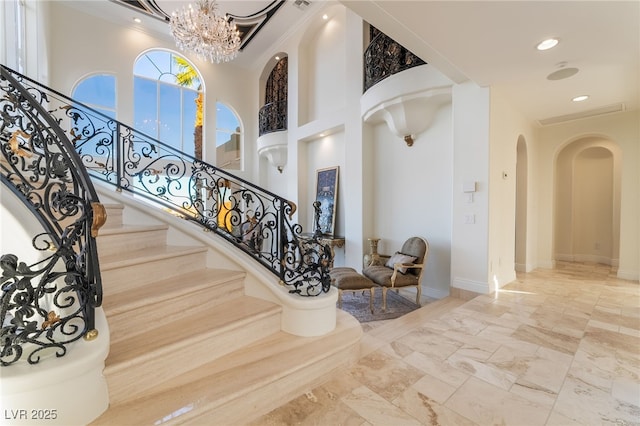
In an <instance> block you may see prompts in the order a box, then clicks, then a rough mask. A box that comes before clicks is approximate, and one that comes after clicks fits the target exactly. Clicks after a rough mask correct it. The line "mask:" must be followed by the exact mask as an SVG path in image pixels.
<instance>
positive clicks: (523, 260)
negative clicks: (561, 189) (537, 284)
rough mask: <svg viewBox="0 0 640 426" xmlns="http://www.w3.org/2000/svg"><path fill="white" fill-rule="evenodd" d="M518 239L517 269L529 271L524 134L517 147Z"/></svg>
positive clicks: (526, 168) (516, 252)
mask: <svg viewBox="0 0 640 426" xmlns="http://www.w3.org/2000/svg"><path fill="white" fill-rule="evenodd" d="M516 151H517V153H516V232H515V235H516V241H515V259H514V264H515V270H516V271H517V272H526V271H527V269H528V268H527V177H528V165H527V160H528V156H527V143H526V141H525V139H524V137H523V136H520V137H518V144H517V147H516Z"/></svg>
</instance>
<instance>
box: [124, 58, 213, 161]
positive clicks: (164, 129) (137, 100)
mask: <svg viewBox="0 0 640 426" xmlns="http://www.w3.org/2000/svg"><path fill="white" fill-rule="evenodd" d="M133 74H134V77H133V91H134V93H133V99H134V102H133V109H134V111H133V121H134V127H135V128H136V129H137V130H139V131H141V132H143V133H146V134H147V135H149V136H152V137H154V138H156V139H158V140H159V141H161V142H164V143H166V144H168V145H170V146H172V147H174V148H176V149H178V150H180V151H182V152H185V153H187V154H189V155H193V156H194V157H196V158H202V105H203V102H202V85H201V77H200V73H199V72H198V71H197V70H196V69H195V68H194V67H193V65H191V64H190V63H189V62H188V61H187V60H186V59H184V58H183V57H181V56H178V55H176V54H174V53H172V52H168V51H165V50H153V51H149V52H147V53H145V54H144V55H142V56H140V57H139V58H138V59H137V60H136V63H135V66H134V69H133Z"/></svg>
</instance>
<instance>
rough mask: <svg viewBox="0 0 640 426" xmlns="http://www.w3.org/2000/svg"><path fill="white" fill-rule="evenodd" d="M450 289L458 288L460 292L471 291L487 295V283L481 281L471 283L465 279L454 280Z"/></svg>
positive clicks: (471, 281) (488, 291)
mask: <svg viewBox="0 0 640 426" xmlns="http://www.w3.org/2000/svg"><path fill="white" fill-rule="evenodd" d="M451 286H452V287H455V288H459V289H461V290H467V291H472V292H474V293H479V294H489V293H490V288H489V283H486V282H481V281H473V280H468V279H465V278H454V279H453V283H452V284H451Z"/></svg>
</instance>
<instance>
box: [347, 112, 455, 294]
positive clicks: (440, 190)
mask: <svg viewBox="0 0 640 426" xmlns="http://www.w3.org/2000/svg"><path fill="white" fill-rule="evenodd" d="M372 139H373V140H372V141H371V142H369V143H367V144H366V147H365V149H373V175H372V176H371V183H372V185H371V186H372V188H373V195H374V197H373V208H372V209H371V211H368V212H366V214H369V215H371V216H372V218H373V230H374V232H373V234H372V235H368V236H367V237H377V238H380V239H381V240H380V242H379V244H378V252H379V253H383V254H393V253H394V252H395V251H398V250H400V248H401V247H402V244H403V243H404V241H405V240H406V239H407V238H409V237H413V236H419V237H423V238H425V239H426V240H427V241H429V245H430V252H429V258H428V260H427V268H426V269H425V271H424V275H423V281H422V287H423V290H424V293H425V295H427V296H430V297H437V298H441V297H444V296H447V295H448V294H449V283H450V281H451V275H450V270H451V248H452V247H451V217H452V214H451V203H452V200H451V197H452V193H451V188H452V179H453V144H452V140H451V105H446V106H443V107H442V108H441V109H440V110H439V111H438V112H437V114H436V119H435V120H434V121H433V124H432V125H431V127H429V128H428V129H427V130H426V131H425V132H423V133H421V134H419V135H417V136H416V137H415V139H414V144H413V146H411V147H409V146H407V145H406V144H405V142H404V140H402V139H401V138H399V137H397V136H395V135H394V134H393V133H392V132H391V131H390V130H389V128H388V127H387V125H386V124H379V125H377V126H375V128H374V129H373V135H372ZM360 262H361V261H360ZM350 266H353V267H358V266H359V265H350Z"/></svg>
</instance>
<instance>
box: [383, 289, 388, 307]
mask: <svg viewBox="0 0 640 426" xmlns="http://www.w3.org/2000/svg"><path fill="white" fill-rule="evenodd" d="M382 312H387V287H382Z"/></svg>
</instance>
